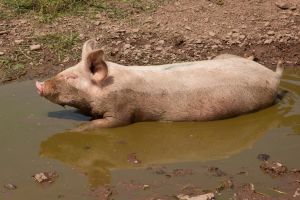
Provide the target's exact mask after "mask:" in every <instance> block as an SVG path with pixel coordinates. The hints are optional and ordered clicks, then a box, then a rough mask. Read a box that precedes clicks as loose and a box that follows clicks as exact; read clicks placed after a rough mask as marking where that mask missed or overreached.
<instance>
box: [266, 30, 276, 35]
mask: <svg viewBox="0 0 300 200" xmlns="http://www.w3.org/2000/svg"><path fill="white" fill-rule="evenodd" d="M267 34H268V35H275V32H274V31H268V32H267Z"/></svg>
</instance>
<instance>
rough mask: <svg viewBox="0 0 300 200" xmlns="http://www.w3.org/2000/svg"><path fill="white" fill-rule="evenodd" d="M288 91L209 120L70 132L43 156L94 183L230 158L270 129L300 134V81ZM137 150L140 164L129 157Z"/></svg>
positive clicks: (287, 85) (49, 143)
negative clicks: (119, 174) (119, 173)
mask: <svg viewBox="0 0 300 200" xmlns="http://www.w3.org/2000/svg"><path fill="white" fill-rule="evenodd" d="M282 88H283V89H284V90H286V91H288V93H285V94H284V97H283V98H282V100H281V101H280V102H279V103H278V104H276V105H274V106H272V107H270V108H267V109H264V110H262V111H259V112H256V113H251V114H248V115H244V116H240V117H236V118H232V119H226V120H220V121H213V122H205V123H204V122H203V123H185V122H182V123H155V122H148V123H137V124H133V125H130V126H127V127H121V128H113V129H101V130H97V131H93V132H84V133H72V132H64V133H58V134H56V135H53V136H52V137H50V138H48V139H47V140H46V141H44V142H42V143H41V146H40V155H41V156H45V157H49V158H54V159H57V160H60V161H62V162H64V163H67V164H69V165H71V166H72V167H75V168H76V169H78V170H79V171H81V172H83V173H84V174H86V176H87V177H88V179H89V182H90V184H91V185H92V186H98V185H103V184H107V183H110V182H111V171H112V170H113V169H131V168H141V167H147V166H149V165H152V164H167V163H179V162H189V161H202V162H204V161H209V160H217V159H224V158H228V157H230V156H232V155H235V154H238V153H239V152H241V151H243V150H245V149H249V148H251V147H252V146H253V145H254V144H255V142H256V141H257V140H259V139H260V138H261V137H262V136H264V134H266V133H267V132H268V131H269V130H271V129H274V128H278V127H291V128H292V129H294V132H295V133H296V134H299V132H300V129H299V124H300V117H299V110H300V107H299V106H300V105H299V94H300V90H299V82H296V83H291V82H290V81H288V80H286V81H282ZM132 153H135V154H136V156H137V158H138V159H140V160H141V163H140V164H133V163H131V162H129V161H128V155H130V154H132Z"/></svg>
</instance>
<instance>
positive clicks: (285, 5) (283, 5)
mask: <svg viewBox="0 0 300 200" xmlns="http://www.w3.org/2000/svg"><path fill="white" fill-rule="evenodd" d="M275 5H276V6H277V7H278V8H280V9H283V10H286V9H289V8H290V5H289V4H288V3H286V2H284V1H277V2H275Z"/></svg>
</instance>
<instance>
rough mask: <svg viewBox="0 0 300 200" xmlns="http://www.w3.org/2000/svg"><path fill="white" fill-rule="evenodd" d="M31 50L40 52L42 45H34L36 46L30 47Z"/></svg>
mask: <svg viewBox="0 0 300 200" xmlns="http://www.w3.org/2000/svg"><path fill="white" fill-rule="evenodd" d="M29 49H30V50H31V51H37V50H40V49H41V45H40V44H34V45H31V46H30V47H29Z"/></svg>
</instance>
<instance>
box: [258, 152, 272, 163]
mask: <svg viewBox="0 0 300 200" xmlns="http://www.w3.org/2000/svg"><path fill="white" fill-rule="evenodd" d="M257 159H258V160H260V161H267V160H269V159H270V155H268V154H264V153H262V154H258V155H257Z"/></svg>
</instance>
